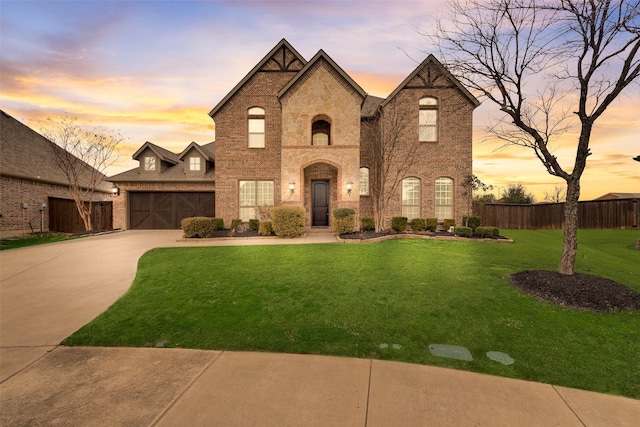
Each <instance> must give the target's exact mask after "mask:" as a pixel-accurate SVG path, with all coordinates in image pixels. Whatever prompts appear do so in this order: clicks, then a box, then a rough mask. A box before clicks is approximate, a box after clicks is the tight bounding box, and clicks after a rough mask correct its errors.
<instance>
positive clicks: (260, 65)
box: [209, 39, 307, 118]
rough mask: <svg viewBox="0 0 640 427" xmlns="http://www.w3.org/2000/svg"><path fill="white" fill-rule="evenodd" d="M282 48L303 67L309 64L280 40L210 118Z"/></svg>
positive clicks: (220, 103)
mask: <svg viewBox="0 0 640 427" xmlns="http://www.w3.org/2000/svg"><path fill="white" fill-rule="evenodd" d="M282 47H286V48H287V49H289V50H290V51H291V53H293V54H294V55H295V57H296V58H297V59H298V60H299V61H300V63H301V64H302V65H303V66H304V65H306V64H307V61H306V59H304V58H303V57H302V55H300V54H299V53H298V51H297V50H295V49H294V48H293V46H291V44H289V42H288V41H287V40H286V39H282V40H280V42H279V43H278V44H277V45H276V46H275V47H274V48H273V49H271V50H270V51H269V53H267V54H266V55H265V56H264V58H262V60H261V61H260V62H258V64H256V66H255V67H253V68H252V69H251V71H249V73H248V74H247V75H246V76H244V78H243V79H242V80H240V82H239V83H238V84H237V85H235V87H234V88H233V89H231V92H229V93H228V94H227V95H226V96H225V97H224V98H222V100H221V101H220V102H219V103H218V105H216V106H215V107H213V109H212V110H211V111H210V112H209V116H210V117H211V118H213V116H214V115H215V114H216V113H217V112H218V111H219V110H220V109H221V108H222V107H223V106H224V105H225V104H226V103H227V101H229V100H230V99H231V98H232V97H233V96H234V95H235V94H236V92H238V91H239V90H240V89H241V88H242V86H244V85H245V83H247V82H248V81H249V79H251V77H253V76H254V74H256V73H257V72H258V71H259V70H260V69H261V68H262V67H263V66H264V65H265V64H266V63H267V62H269V60H270V59H271V57H272V56H273V55H274V54H275V53H276V52H277V51H278V50H279V49H281V48H282Z"/></svg>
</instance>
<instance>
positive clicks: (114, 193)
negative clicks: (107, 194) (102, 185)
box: [111, 182, 120, 196]
mask: <svg viewBox="0 0 640 427" xmlns="http://www.w3.org/2000/svg"><path fill="white" fill-rule="evenodd" d="M111 195H112V196H119V195H120V188H118V186H117V185H116V183H115V182H114V183H113V185H112V186H111Z"/></svg>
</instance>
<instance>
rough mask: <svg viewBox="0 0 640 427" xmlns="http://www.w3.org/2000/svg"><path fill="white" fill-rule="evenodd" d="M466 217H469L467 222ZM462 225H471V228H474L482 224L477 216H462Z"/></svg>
mask: <svg viewBox="0 0 640 427" xmlns="http://www.w3.org/2000/svg"><path fill="white" fill-rule="evenodd" d="M467 218H469V223H468V224H467ZM462 225H466V226H467V227H471V229H473V230H475V229H476V228H478V227H480V226H481V225H482V218H481V217H479V216H469V217H467V216H463V217H462Z"/></svg>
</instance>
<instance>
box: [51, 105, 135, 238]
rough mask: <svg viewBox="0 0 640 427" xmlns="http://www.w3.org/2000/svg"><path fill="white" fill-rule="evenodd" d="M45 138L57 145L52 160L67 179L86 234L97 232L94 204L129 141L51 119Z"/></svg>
mask: <svg viewBox="0 0 640 427" xmlns="http://www.w3.org/2000/svg"><path fill="white" fill-rule="evenodd" d="M48 121H49V126H48V127H47V128H46V129H43V130H42V134H43V135H44V136H45V137H46V138H47V139H49V140H50V141H51V142H53V143H54V145H52V153H51V155H52V157H53V159H54V160H55V163H56V165H57V166H58V168H60V170H61V171H62V172H63V173H64V175H65V176H66V177H67V180H68V183H69V189H70V191H71V195H72V197H73V200H74V202H75V204H76V208H77V209H78V213H79V214H80V217H81V218H82V222H83V223H84V227H85V229H86V230H93V223H92V220H91V217H92V211H93V209H92V202H93V196H94V192H95V190H96V189H97V188H98V186H100V184H101V183H102V182H103V181H104V179H105V178H106V177H105V175H104V171H105V169H106V168H107V167H109V166H111V165H112V164H113V163H114V162H115V161H116V160H117V159H118V153H117V148H118V145H119V144H120V143H122V142H124V140H125V138H124V137H123V136H122V135H121V134H120V133H118V132H111V131H107V130H106V129H103V128H94V129H88V128H84V127H82V126H80V125H79V124H78V123H77V119H75V118H70V117H62V118H61V119H60V120H59V121H54V120H53V119H51V118H50V119H48Z"/></svg>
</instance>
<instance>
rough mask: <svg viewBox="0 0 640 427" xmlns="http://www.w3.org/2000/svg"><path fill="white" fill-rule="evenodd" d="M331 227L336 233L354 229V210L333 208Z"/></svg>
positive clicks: (345, 232) (350, 231) (351, 231)
mask: <svg viewBox="0 0 640 427" xmlns="http://www.w3.org/2000/svg"><path fill="white" fill-rule="evenodd" d="M333 228H334V229H335V230H336V234H347V233H353V232H354V231H356V211H355V210H353V209H349V208H338V209H334V210H333Z"/></svg>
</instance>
